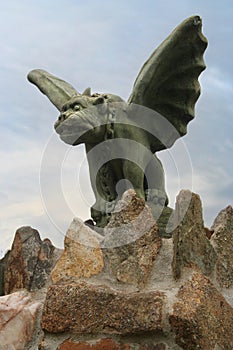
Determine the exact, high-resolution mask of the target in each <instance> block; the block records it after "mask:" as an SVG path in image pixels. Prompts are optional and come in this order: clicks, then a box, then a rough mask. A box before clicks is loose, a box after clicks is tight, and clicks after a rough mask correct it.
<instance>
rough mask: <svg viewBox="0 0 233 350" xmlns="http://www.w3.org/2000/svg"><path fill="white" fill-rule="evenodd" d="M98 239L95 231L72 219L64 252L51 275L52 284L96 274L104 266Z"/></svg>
mask: <svg viewBox="0 0 233 350" xmlns="http://www.w3.org/2000/svg"><path fill="white" fill-rule="evenodd" d="M100 237H101V238H102V236H100ZM98 238H99V235H98V234H97V233H96V232H95V231H93V230H91V229H90V228H89V227H88V226H86V225H85V224H84V223H83V222H82V221H81V220H79V219H74V220H73V222H72V223H71V225H70V227H69V229H68V231H67V234H66V237H65V242H64V246H65V249H64V252H63V254H62V256H61V258H60V259H59V261H58V262H57V264H56V266H55V268H54V269H53V271H52V273H51V277H52V280H53V283H59V282H62V281H63V282H64V281H67V280H68V281H69V280H70V279H78V278H81V277H87V278H89V277H91V276H92V275H96V274H98V273H99V272H100V271H101V270H102V269H103V266H104V262H103V256H102V251H101V248H100V244H99V240H98Z"/></svg>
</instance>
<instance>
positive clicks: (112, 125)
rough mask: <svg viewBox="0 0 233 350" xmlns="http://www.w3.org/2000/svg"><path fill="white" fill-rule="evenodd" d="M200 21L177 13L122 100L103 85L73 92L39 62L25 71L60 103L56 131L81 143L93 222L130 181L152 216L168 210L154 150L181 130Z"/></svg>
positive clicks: (193, 91)
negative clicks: (177, 17) (92, 199)
mask: <svg viewBox="0 0 233 350" xmlns="http://www.w3.org/2000/svg"><path fill="white" fill-rule="evenodd" d="M201 29H202V21H201V18H200V17H199V16H193V17H190V18H188V19H186V20H185V21H183V22H182V23H181V24H180V25H179V26H178V27H177V28H176V29H175V30H174V31H173V32H172V33H171V34H170V35H169V36H168V38H167V39H166V40H165V41H164V42H162V44H161V45H160V46H159V47H158V48H157V49H156V50H155V51H154V52H153V53H152V55H151V56H150V58H149V59H148V60H147V62H146V63H145V64H144V65H143V67H142V69H141V71H140V73H139V75H138V77H137V79H136V81H135V83H134V87H133V91H132V93H131V96H130V97H129V99H128V102H125V101H123V100H122V99H121V98H120V97H119V96H116V95H113V94H109V93H104V94H98V93H95V94H91V90H90V88H88V89H86V90H85V91H84V92H83V93H82V94H80V93H78V92H77V91H76V90H75V89H74V88H73V87H72V86H71V85H70V84H68V83H67V82H65V81H63V80H61V79H59V78H57V77H55V76H53V75H51V74H49V73H47V72H45V71H43V70H39V69H36V70H33V71H31V72H30V73H29V75H28V79H29V81H30V82H32V83H33V84H35V85H36V86H37V87H38V88H39V89H40V91H41V92H42V93H44V94H45V95H46V96H47V97H48V98H49V99H50V101H51V102H52V103H53V104H54V105H55V106H56V107H57V109H58V110H59V111H60V115H59V118H58V120H57V121H56V123H55V130H56V132H57V133H58V134H59V135H60V138H61V139H62V140H63V141H64V142H66V143H68V144H71V145H73V146H76V145H78V144H81V143H84V144H85V146H86V151H87V158H88V163H89V169H90V178H91V184H92V188H93V191H94V194H95V198H96V202H95V204H94V205H93V206H92V208H91V216H92V218H93V220H94V222H95V225H96V226H98V227H104V226H105V225H106V224H107V223H108V221H109V216H110V215H111V212H112V211H113V210H114V207H115V203H116V201H117V200H118V199H119V198H120V197H121V195H122V193H123V192H124V191H125V190H126V189H128V188H130V187H131V188H132V187H133V188H134V189H135V191H136V193H137V195H138V197H142V198H145V199H146V200H147V202H148V203H149V205H151V207H152V209H153V213H154V215H155V217H156V219H158V221H159V220H161V219H160V218H159V216H160V214H161V213H162V215H161V217H162V216H163V215H165V216H166V215H168V214H170V213H171V209H170V208H169V207H168V198H167V195H166V191H165V185H164V171H163V167H162V164H161V162H160V161H159V159H158V158H157V156H156V155H155V152H157V151H160V150H163V149H166V148H169V147H171V146H172V145H173V144H174V142H175V141H176V140H177V139H178V138H179V137H181V136H183V135H185V134H186V132H187V129H186V128H187V124H188V123H189V122H190V121H191V120H192V119H193V118H194V107H195V103H196V101H197V99H198V97H199V95H200V85H199V83H198V76H199V75H200V73H201V72H202V71H203V70H204V69H205V64H204V60H203V53H204V51H205V49H206V47H207V39H206V38H205V37H204V36H203V34H202V32H201ZM161 222H162V221H161Z"/></svg>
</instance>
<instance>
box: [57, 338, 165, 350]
mask: <svg viewBox="0 0 233 350" xmlns="http://www.w3.org/2000/svg"><path fill="white" fill-rule="evenodd" d="M135 349H137V350H166V345H165V344H162V343H159V344H155V345H154V344H151V343H149V344H143V345H140V344H138V343H134V342H129V343H122V342H119V341H115V340H113V339H111V338H103V339H98V340H92V341H85V342H77V341H76V342H75V341H72V340H71V339H68V340H66V341H65V342H63V343H62V344H61V345H60V346H59V347H58V348H57V350H135Z"/></svg>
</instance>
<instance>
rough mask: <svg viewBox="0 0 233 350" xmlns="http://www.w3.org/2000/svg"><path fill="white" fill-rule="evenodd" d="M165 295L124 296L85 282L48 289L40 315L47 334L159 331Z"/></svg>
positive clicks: (128, 294)
mask: <svg viewBox="0 0 233 350" xmlns="http://www.w3.org/2000/svg"><path fill="white" fill-rule="evenodd" d="M164 298H165V297H164V293H162V292H158V291H150V292H146V291H145V292H135V293H127V292H120V291H116V290H114V289H111V288H109V287H107V286H104V285H102V286H97V285H91V284H88V283H85V282H79V283H76V284H74V283H73V284H67V285H63V284H61V285H53V286H50V287H49V289H48V292H47V297H46V301H45V305H44V310H43V314H42V328H43V329H44V330H46V331H48V332H52V333H55V332H57V333H59V332H74V333H77V334H87V333H88V334H90V333H92V334H96V333H101V332H103V333H104V334H112V333H114V334H131V333H132V334H133V333H141V332H144V331H153V332H156V331H159V330H160V329H161V327H162V324H161V323H162V308H163V305H164Z"/></svg>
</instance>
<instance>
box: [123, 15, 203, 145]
mask: <svg viewBox="0 0 233 350" xmlns="http://www.w3.org/2000/svg"><path fill="white" fill-rule="evenodd" d="M201 29H202V21H201V18H200V17H199V16H193V17H190V18H188V19H186V20H185V21H184V22H182V23H181V24H180V25H179V26H178V27H176V28H175V29H174V31H173V32H172V33H171V34H170V35H169V36H168V37H167V39H166V40H165V41H163V42H162V44H161V45H160V46H159V47H158V48H157V49H156V50H155V51H154V52H153V54H152V55H151V56H150V58H149V59H148V61H147V62H146V63H145V64H144V66H143V67H142V69H141V71H140V73H139V75H138V77H137V79H136V81H135V83H134V87H133V92H132V94H131V96H130V98H129V101H128V102H129V103H133V104H137V105H142V106H145V107H148V108H150V109H152V110H154V111H156V112H158V113H159V114H161V115H162V116H163V117H165V118H166V119H167V120H168V121H169V122H170V123H171V124H172V125H173V126H174V127H175V129H176V130H177V133H175V134H173V135H170V136H171V137H170V136H169V135H167V139H170V145H169V147H170V146H171V145H172V144H173V143H174V142H175V140H176V139H177V138H178V137H180V136H183V135H185V134H186V132H187V124H188V123H189V122H190V121H191V120H192V119H193V118H194V107H195V103H196V101H197V99H198V97H199V95H200V85H199V82H198V76H199V75H200V73H201V72H202V71H203V70H204V69H205V63H204V60H203V53H204V51H205V49H206V47H207V39H206V38H205V37H204V35H203V34H202V32H201ZM132 118H133V116H132ZM153 123H156V121H154V122H152V124H153ZM151 128H152V129H153V125H151ZM168 132H169V131H168ZM157 148H158V149H156V150H157V151H159V150H161V149H162V148H165V147H162V145H161V143H159V142H157Z"/></svg>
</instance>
